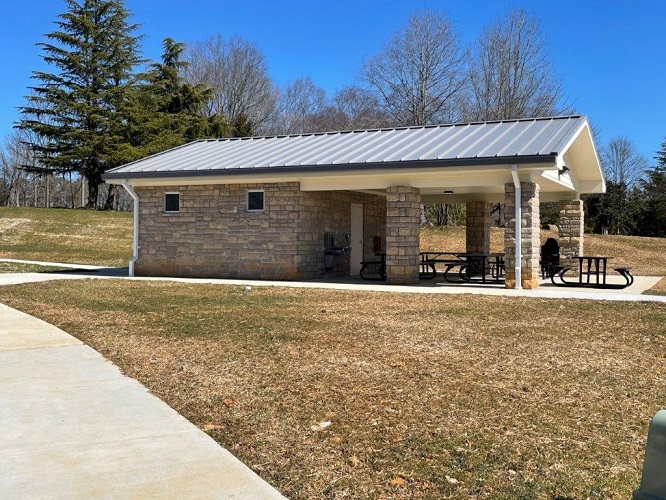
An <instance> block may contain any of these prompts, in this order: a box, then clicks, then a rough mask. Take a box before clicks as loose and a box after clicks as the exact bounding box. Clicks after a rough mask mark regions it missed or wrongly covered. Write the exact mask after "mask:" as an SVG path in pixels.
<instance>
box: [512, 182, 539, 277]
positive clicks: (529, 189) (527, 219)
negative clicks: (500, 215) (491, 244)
mask: <svg viewBox="0 0 666 500" xmlns="http://www.w3.org/2000/svg"><path fill="white" fill-rule="evenodd" d="M520 188H521V210H522V219H521V238H522V244H521V251H522V259H521V262H520V269H521V273H520V275H521V282H522V288H525V289H534V288H538V287H539V270H540V266H539V259H540V253H541V238H540V223H539V222H540V220H539V185H538V184H535V183H534V182H521V183H520ZM515 192H516V191H515V187H514V185H513V183H510V184H505V185H504V203H505V205H506V228H505V231H504V253H505V255H504V261H505V266H506V288H515V286H516V273H515V267H516V234H515V220H516V210H515V206H516V204H515V200H516V197H515Z"/></svg>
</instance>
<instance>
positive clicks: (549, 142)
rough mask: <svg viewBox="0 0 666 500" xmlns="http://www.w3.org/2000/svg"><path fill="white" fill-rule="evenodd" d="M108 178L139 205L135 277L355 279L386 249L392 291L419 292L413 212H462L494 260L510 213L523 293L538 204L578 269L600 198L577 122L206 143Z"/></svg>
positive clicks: (591, 155)
mask: <svg viewBox="0 0 666 500" xmlns="http://www.w3.org/2000/svg"><path fill="white" fill-rule="evenodd" d="M104 178H105V179H106V181H107V182H109V183H114V184H122V185H123V186H124V187H125V188H126V189H127V190H128V191H129V193H130V194H131V195H132V197H133V198H134V203H135V205H134V207H135V217H134V255H133V257H132V261H131V263H130V272H131V273H133V274H134V273H135V274H137V275H153V276H191V277H225V278H254V279H288V280H300V279H312V278H318V277H322V276H326V275H331V274H335V275H349V274H352V275H355V274H358V273H359V270H360V267H361V262H362V261H363V260H366V259H370V258H372V257H373V254H374V253H375V252H376V251H377V250H378V249H379V246H381V251H382V252H385V254H386V267H387V281H388V283H394V284H409V283H415V282H416V281H417V280H418V272H419V269H418V259H419V224H420V210H419V207H420V205H421V203H427V204H432V203H460V202H465V203H467V250H468V251H469V252H479V253H488V252H489V250H490V237H489V234H490V220H491V219H490V205H491V203H493V202H495V203H496V202H504V203H505V204H506V219H507V229H506V236H505V255H506V258H505V262H506V278H507V279H506V286H507V287H514V286H516V285H518V286H522V287H523V288H535V287H536V286H538V276H537V274H538V271H539V269H538V267H539V252H540V241H539V202H540V201H558V202H559V203H560V215H561V227H560V245H561V248H562V255H563V256H564V257H573V256H576V255H579V254H581V253H582V250H583V230H582V228H583V208H582V206H583V205H582V202H581V200H580V194H583V193H601V192H604V190H605V184H604V179H603V176H602V173H601V168H600V165H599V160H598V157H597V154H596V151H595V148H594V144H593V141H592V136H591V133H590V128H589V125H588V122H587V119H586V118H585V117H584V116H564V117H554V118H536V119H524V120H507V121H497V122H483V123H467V124H455V125H437V126H427V127H405V128H391V129H377V130H359V131H349V132H330V133H319V134H303V135H293V136H277V137H251V138H241V139H218V140H202V141H197V142H194V143H190V144H186V145H184V146H181V147H178V148H175V149H172V150H169V151H165V152H163V153H160V154H157V155H154V156H151V157H148V158H145V159H143V160H140V161H137V162H133V163H130V164H127V165H124V166H122V167H119V168H116V169H113V170H109V171H108V172H107V173H106V174H105V175H104ZM518 200H519V203H517V201H518ZM516 221H518V223H516ZM517 241H519V242H520V246H518V247H517V243H516V242H517ZM329 247H331V248H332V249H331V248H329ZM327 248H328V249H329V251H327ZM443 250H444V249H443ZM518 273H519V276H520V279H518V280H517V279H516V277H517V276H518Z"/></svg>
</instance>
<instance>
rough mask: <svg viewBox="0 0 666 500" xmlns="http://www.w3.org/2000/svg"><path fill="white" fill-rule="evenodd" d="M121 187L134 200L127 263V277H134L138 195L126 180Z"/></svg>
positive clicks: (137, 254)
mask: <svg viewBox="0 0 666 500" xmlns="http://www.w3.org/2000/svg"><path fill="white" fill-rule="evenodd" d="M122 186H123V187H124V188H125V191H127V192H128V193H129V195H130V196H131V197H132V200H134V231H133V233H132V258H131V259H130V261H129V275H130V276H134V263H135V262H136V261H137V260H138V259H139V195H137V194H136V192H135V191H134V189H132V186H130V185H129V184H128V183H127V179H123V180H122Z"/></svg>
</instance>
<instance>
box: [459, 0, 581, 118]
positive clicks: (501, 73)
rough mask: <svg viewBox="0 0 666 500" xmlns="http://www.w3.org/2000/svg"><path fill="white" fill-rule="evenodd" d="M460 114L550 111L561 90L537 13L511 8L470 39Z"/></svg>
mask: <svg viewBox="0 0 666 500" xmlns="http://www.w3.org/2000/svg"><path fill="white" fill-rule="evenodd" d="M469 78H470V84H471V85H470V96H469V100H468V102H467V106H466V108H467V109H466V110H465V119H466V120H470V121H471V120H504V119H513V118H529V117H536V116H551V115H556V114H561V113H563V112H567V111H569V110H567V109H565V108H564V107H562V106H561V104H560V103H561V101H562V98H563V90H562V87H561V85H560V78H559V76H558V75H557V74H556V73H555V71H554V67H553V63H552V61H551V60H550V58H549V56H548V53H547V50H546V42H545V37H544V34H543V32H542V31H541V28H540V26H539V22H538V21H537V19H536V18H535V17H534V16H533V15H531V14H529V13H527V12H526V11H524V10H511V11H509V12H508V13H507V14H506V16H505V17H504V18H503V19H501V20H499V21H497V22H495V23H493V24H491V25H490V26H488V27H487V28H486V29H485V30H484V31H483V33H482V34H481V36H480V38H479V39H478V41H477V43H476V48H475V50H474V51H473V55H472V61H471V64H470V69H469Z"/></svg>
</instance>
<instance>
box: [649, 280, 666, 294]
mask: <svg viewBox="0 0 666 500" xmlns="http://www.w3.org/2000/svg"><path fill="white" fill-rule="evenodd" d="M645 293H647V294H650V295H666V278H662V279H661V280H660V281H659V283H657V284H656V285H655V286H653V287H652V288H650V289H649V290H648V291H647V292H645Z"/></svg>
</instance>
